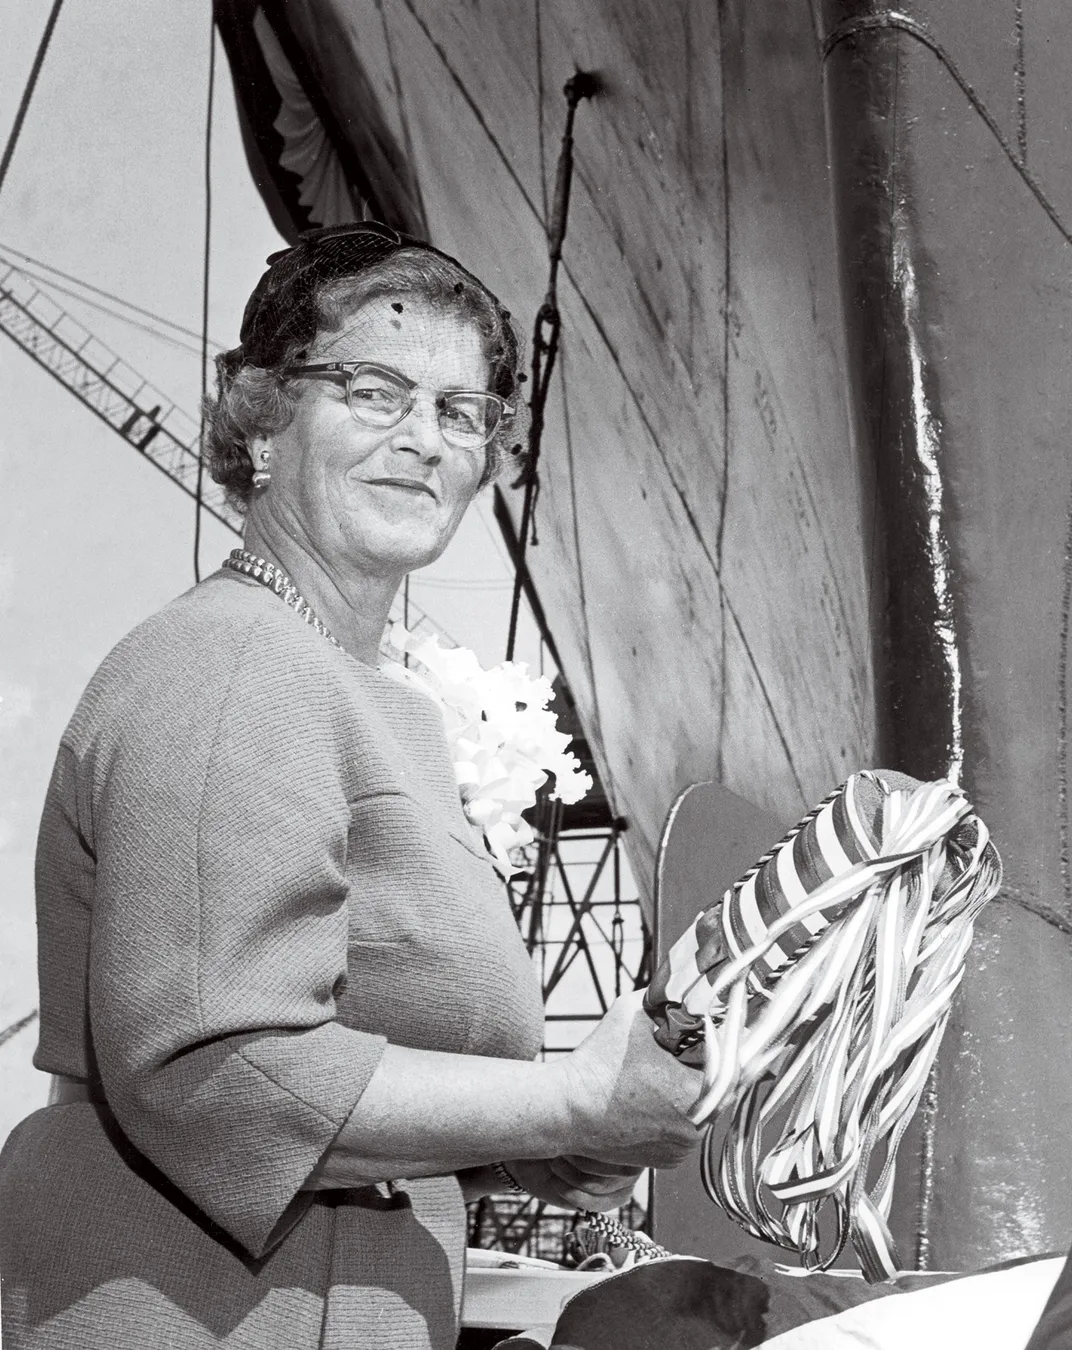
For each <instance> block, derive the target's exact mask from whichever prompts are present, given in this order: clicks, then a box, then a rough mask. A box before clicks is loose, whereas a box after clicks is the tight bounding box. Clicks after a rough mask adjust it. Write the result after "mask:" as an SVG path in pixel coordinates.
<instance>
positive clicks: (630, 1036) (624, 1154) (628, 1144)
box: [518, 990, 703, 1180]
mask: <svg viewBox="0 0 1072 1350" xmlns="http://www.w3.org/2000/svg"><path fill="white" fill-rule="evenodd" d="M643 997H644V995H643V991H642V990H637V991H635V992H634V993H631V994H624V995H622V997H621V998H619V999H617V1000H615V1002H614V1003H613V1004H612V1006H611V1008H610V1011H609V1012H608V1013H607V1014H606V1016H605V1017H604V1018H603V1020H602V1021H601V1022H600V1024H599V1025H598V1026H597V1027H596V1029H595V1030H594V1031H593V1032H592V1034H591V1035H590V1036H589V1037H588V1038H587V1040H585V1041H583V1042H582V1043H581V1044H580V1045H579V1046H578V1047H577V1049H576V1050H574V1051H572V1052H571V1053H570V1054H569V1055H567V1056H565V1057H564V1059H563V1060H561V1061H559V1065H558V1066H556V1067H561V1070H562V1073H563V1075H564V1077H565V1091H566V1094H567V1101H568V1105H569V1111H570V1116H571V1120H572V1122H573V1126H574V1128H573V1130H572V1134H573V1137H574V1139H575V1140H576V1141H577V1143H578V1146H579V1147H580V1148H582V1149H584V1151H585V1154H586V1156H591V1155H598V1157H599V1158H601V1159H603V1160H605V1162H606V1163H609V1164H612V1165H614V1164H617V1165H621V1166H624V1167H626V1168H643V1167H675V1166H676V1165H677V1164H678V1163H680V1162H681V1161H682V1160H683V1159H684V1158H685V1157H686V1156H687V1155H688V1153H689V1152H690V1151H691V1150H692V1148H694V1147H695V1146H696V1144H697V1143H698V1142H699V1133H698V1131H697V1130H696V1128H695V1126H694V1125H693V1124H692V1123H691V1121H690V1120H689V1119H688V1115H687V1112H688V1110H689V1107H690V1106H692V1105H693V1103H694V1102H695V1101H696V1098H697V1097H698V1096H699V1093H700V1087H701V1084H702V1082H703V1075H702V1073H701V1072H700V1070H699V1069H693V1068H689V1067H688V1066H687V1065H685V1064H682V1063H681V1061H680V1060H677V1059H675V1058H674V1056H673V1055H671V1054H669V1053H668V1052H667V1051H666V1050H664V1049H663V1048H662V1047H661V1046H660V1045H658V1044H657V1043H656V1041H655V1038H654V1036H653V1034H652V1024H651V1022H650V1020H649V1019H648V1017H647V1016H645V1014H644V1012H643V1009H642V1006H641V1005H642V1003H643ZM560 1179H561V1178H560ZM518 1180H520V1178H518Z"/></svg>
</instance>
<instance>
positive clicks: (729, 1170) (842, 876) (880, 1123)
mask: <svg viewBox="0 0 1072 1350" xmlns="http://www.w3.org/2000/svg"><path fill="white" fill-rule="evenodd" d="M896 781H897V782H898V783H908V784H909V786H908V787H900V786H891V785H890V783H888V782H887V781H885V780H884V779H883V777H882V776H881V775H880V774H879V773H877V772H864V773H858V774H854V775H853V776H852V777H851V778H850V779H849V780H848V781H847V782H846V783H844V784H843V785H842V786H841V787H840V788H838V789H837V791H836V792H833V793H831V795H830V796H829V797H827V798H826V799H825V800H824V801H823V802H821V803H820V804H819V805H818V806H817V807H816V808H815V810H814V811H812V812H810V813H809V814H808V815H807V816H805V817H804V819H803V820H802V821H801V822H800V823H799V824H798V825H797V826H795V827H794V829H792V830H791V831H790V832H789V834H788V835H786V837H785V838H784V839H783V840H781V841H780V843H778V844H777V845H776V846H775V847H774V848H773V849H772V850H771V851H770V853H768V854H766V855H765V856H764V857H763V858H761V859H760V860H759V862H758V863H756V865H755V866H754V867H753V868H752V869H751V870H750V871H749V872H748V873H746V875H745V876H744V877H742V878H741V879H740V880H739V881H738V882H736V883H735V885H733V886H731V887H730V888H729V890H727V891H726V892H725V894H724V895H723V896H722V897H721V899H720V900H719V901H718V902H717V903H716V904H715V905H713V906H711V907H710V908H709V909H707V910H705V911H703V912H702V913H701V914H700V915H699V916H698V917H697V919H696V920H695V922H694V923H693V924H692V926H691V927H690V928H689V930H688V931H687V932H686V933H685V934H684V935H683V936H682V937H681V939H680V940H679V941H678V942H677V943H675V945H674V947H673V948H672V949H671V951H670V953H669V954H668V956H667V958H666V960H665V961H664V962H663V964H662V966H661V967H660V970H659V972H658V973H657V975H656V977H655V980H654V981H653V982H652V985H651V988H650V989H649V991H648V995H647V999H646V1003H645V1006H646V1008H647V1011H648V1013H649V1015H650V1016H651V1017H652V1018H653V1019H654V1021H655V1023H656V1038H657V1039H658V1040H659V1042H660V1044H662V1045H664V1046H665V1047H666V1048H667V1049H670V1050H672V1051H673V1052H674V1053H676V1054H682V1053H685V1052H687V1051H689V1050H690V1049H692V1047H696V1046H699V1045H700V1043H701V1042H702V1046H703V1055H704V1079H703V1089H702V1092H701V1095H700V1098H699V1100H698V1102H697V1103H696V1105H695V1107H694V1108H693V1111H692V1113H691V1114H692V1119H693V1120H694V1122H695V1123H696V1124H697V1125H703V1124H706V1125H707V1131H706V1134H705V1138H704V1143H703V1151H702V1159H703V1162H702V1173H703V1182H704V1187H705V1189H706V1190H707V1193H708V1195H710V1197H711V1198H712V1199H713V1200H714V1201H715V1202H716V1203H717V1204H719V1205H720V1206H721V1207H722V1209H723V1210H725V1212H726V1213H727V1214H728V1215H729V1216H730V1217H731V1218H732V1219H734V1220H735V1221H736V1222H737V1223H738V1224H740V1225H741V1226H742V1227H743V1228H745V1229H746V1230H747V1231H748V1232H749V1233H751V1234H752V1235H753V1236H754V1237H757V1238H762V1239H765V1240H766V1241H768V1242H772V1243H775V1244H777V1245H778V1246H779V1247H783V1248H786V1249H788V1250H792V1251H795V1252H797V1253H798V1254H799V1257H800V1260H801V1263H802V1264H803V1266H804V1267H805V1269H807V1270H824V1269H826V1268H827V1267H828V1266H830V1265H831V1264H832V1263H833V1262H834V1261H835V1260H837V1258H838V1256H839V1255H840V1254H841V1252H842V1251H843V1249H844V1247H845V1244H846V1242H847V1241H851V1243H852V1246H853V1248H854V1250H855V1252H856V1255H857V1257H858V1259H859V1262H860V1266H861V1269H862V1271H863V1273H864V1276H865V1277H866V1278H867V1279H868V1280H869V1281H871V1282H875V1281H878V1280H884V1279H889V1278H890V1277H891V1276H892V1275H893V1274H895V1273H896V1271H897V1269H898V1264H897V1252H896V1248H895V1246H894V1243H893V1240H892V1238H891V1236H890V1232H889V1229H888V1227H887V1222H886V1221H887V1218H888V1215H889V1210H890V1203H891V1200H892V1196H893V1182H894V1172H895V1163H896V1156H897V1149H898V1146H899V1145H900V1142H901V1139H902V1137H903V1135H904V1132H905V1130H906V1128H907V1126H908V1124H909V1122H910V1120H911V1118H912V1115H913V1114H914V1112H915V1110H916V1107H917V1106H918V1104H919V1100H920V1097H921V1095H922V1093H923V1089H924V1086H925V1084H926V1080H927V1075H928V1072H929V1070H930V1067H931V1065H932V1063H933V1061H934V1057H935V1055H936V1054H937V1051H938V1046H939V1044H940V1043H941V1039H942V1034H943V1032H944V1030H945V1025H946V1021H947V1019H948V1016H949V1009H950V1004H951V1001H952V998H953V994H954V993H955V991H956V989H957V986H958V985H959V983H960V980H961V977H962V975H963V973H964V960H965V957H966V954H967V951H968V947H969V945H970V943H971V939H972V925H973V922H974V920H975V917H976V915H977V914H978V913H979V911H980V909H981V908H982V906H983V905H984V904H985V903H986V902H987V901H988V900H989V899H990V898H991V897H992V896H993V895H994V894H995V893H996V892H997V889H998V887H999V885H1000V882H1001V862H1000V859H999V857H998V853H997V850H996V849H995V848H994V846H993V844H992V843H991V842H990V837H989V834H988V832H987V829H986V826H985V825H984V824H983V822H982V821H981V820H980V819H979V818H978V816H976V815H975V814H974V812H973V810H972V807H971V803H970V802H969V801H968V799H967V798H966V797H965V795H964V793H963V792H961V790H960V789H959V788H957V787H955V786H954V785H953V784H952V783H948V782H935V783H919V784H916V783H915V782H914V780H909V779H906V778H904V777H903V776H902V775H897V776H896ZM727 1120H728V1128H726V1129H725V1134H724V1136H723V1135H722V1131H723V1127H724V1126H726V1123H727ZM720 1137H721V1140H722V1142H721V1147H720V1146H719V1139H720ZM821 1220H822V1223H821V1222H820V1221H821Z"/></svg>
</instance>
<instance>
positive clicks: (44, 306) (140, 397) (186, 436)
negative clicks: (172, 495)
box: [0, 263, 242, 534]
mask: <svg viewBox="0 0 1072 1350" xmlns="http://www.w3.org/2000/svg"><path fill="white" fill-rule="evenodd" d="M0 329H3V331H4V332H5V333H6V334H7V336H8V337H9V338H11V340H12V341H13V342H15V343H17V344H18V346H19V347H21V348H22V350H23V351H24V352H25V353H26V354H27V355H28V356H30V357H32V358H33V359H34V360H35V361H36V362H37V363H38V365H40V366H43V367H44V369H45V370H47V371H48V373H49V374H50V375H53V376H54V377H55V378H56V379H57V380H58V381H59V382H60V384H62V385H63V386H64V388H65V389H67V390H69V391H70V392H71V393H72V394H74V396H75V397H76V398H77V399H78V400H79V401H80V402H82V403H84V404H85V406H86V407H87V408H89V409H90V410H91V411H92V412H94V413H96V414H97V416H98V417H99V418H101V420H102V421H104V422H107V423H108V425H109V426H110V427H111V428H112V430H113V431H117V432H118V433H119V435H120V436H122V437H123V439H124V440H125V441H126V442H127V443H128V444H130V445H132V446H133V447H134V449H135V450H137V451H139V452H140V453H141V454H142V455H144V456H145V458H146V459H147V460H149V462H150V463H152V464H155V465H156V467H157V468H158V469H159V470H160V471H161V472H162V473H165V474H166V475H167V476H168V478H170V479H171V481H172V482H173V483H176V484H178V486H179V487H180V488H182V490H183V492H185V493H187V494H188V495H189V496H190V497H196V496H197V470H198V464H199V462H200V454H199V452H198V437H199V428H198V424H197V423H196V422H195V421H194V420H193V418H192V417H190V416H189V415H188V414H187V413H184V412H183V411H182V409H181V408H178V407H176V405H175V404H174V403H173V402H172V400H171V399H169V398H168V397H167V395H166V394H163V393H161V392H160V390H159V389H156V388H154V386H153V385H151V384H150V383H149V381H148V380H145V379H143V378H142V377H141V376H140V375H139V374H138V373H137V371H135V370H133V369H132V368H131V367H130V366H129V365H127V363H126V362H125V361H123V360H122V359H121V358H120V357H119V356H117V355H116V353H115V352H113V351H112V350H111V348H109V347H106V346H105V345H104V343H103V342H101V341H99V340H98V339H97V338H95V337H94V336H93V334H92V333H90V332H89V330H88V329H86V328H85V327H83V325H82V324H80V323H79V322H78V320H77V319H74V318H72V316H71V315H70V314H68V313H67V312H66V311H65V310H63V309H61V308H60V306H59V305H57V304H56V303H55V302H54V301H53V300H52V299H51V298H50V297H49V296H47V295H46V294H45V293H44V292H43V291H42V290H41V289H40V287H39V286H37V285H36V284H35V282H33V281H32V280H31V279H30V278H29V277H28V276H27V275H26V274H25V272H23V271H22V270H21V269H20V268H18V267H16V266H14V264H11V263H5V264H2V271H0ZM201 504H202V506H203V507H204V509H205V510H206V511H208V512H209V514H210V515H213V516H215V517H216V519H217V520H218V521H220V522H221V524H223V525H226V526H227V527H228V528H229V529H232V530H234V532H235V533H236V534H241V532H242V516H241V514H240V513H239V512H238V511H236V510H235V508H234V507H233V506H232V505H231V504H230V503H229V502H228V501H227V498H226V496H225V494H224V491H223V489H222V488H221V487H220V486H219V485H218V484H217V483H213V482H212V481H211V480H207V481H206V482H205V483H204V485H203V492H202V496H201Z"/></svg>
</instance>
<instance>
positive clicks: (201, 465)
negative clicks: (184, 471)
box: [194, 10, 216, 582]
mask: <svg viewBox="0 0 1072 1350" xmlns="http://www.w3.org/2000/svg"><path fill="white" fill-rule="evenodd" d="M215 86H216V26H215V24H214V22H213V19H212V12H211V10H210V11H209V20H208V98H207V100H206V106H205V237H204V246H203V258H202V267H201V403H200V413H201V430H200V434H199V436H198V440H197V447H198V456H197V487H196V490H195V493H194V581H195V582H198V581H200V580H201V517H202V514H203V512H202V505H203V502H204V490H205V399H206V397H207V396H208V348H209V336H208V301H209V277H210V264H211V254H212V247H211V246H212V104H213V93H214V90H215Z"/></svg>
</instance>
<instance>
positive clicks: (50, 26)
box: [0, 0, 63, 190]
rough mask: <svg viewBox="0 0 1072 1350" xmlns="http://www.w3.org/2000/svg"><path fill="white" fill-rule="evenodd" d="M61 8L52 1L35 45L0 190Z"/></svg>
mask: <svg viewBox="0 0 1072 1350" xmlns="http://www.w3.org/2000/svg"><path fill="white" fill-rule="evenodd" d="M62 8H63V0H54V2H53V5H52V11H51V13H50V14H49V16H48V22H47V23H46V24H45V31H44V33H43V34H42V35H41V41H40V42H39V43H38V45H37V54H36V56H35V57H34V60H33V65H32V66H31V67H30V74H29V77H28V78H27V80H26V88H25V89H24V90H23V91H22V98H21V99H20V100H19V110H18V112H17V113H16V114H15V121H14V122H13V124H12V127H11V134H10V135H9V136H8V138H7V145H6V146H5V147H4V157H3V159H0V190H2V189H3V186H4V179H5V178H6V177H7V171H8V168H9V167H10V165H11V160H12V158H13V156H14V154H15V146H16V145H17V144H18V141H19V133H20V132H21V131H22V124H23V122H24V121H25V120H26V114H27V112H28V111H29V108H30V100H31V99H32V98H33V94H34V89H35V88H36V86H37V77H38V76H39V75H40V74H41V67H42V66H43V65H44V64H45V55H46V53H47V52H48V44H49V43H50V42H51V41H52V33H53V31H54V29H55V27H56V20H57V19H58V18H59V17H60V10H61V9H62Z"/></svg>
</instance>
